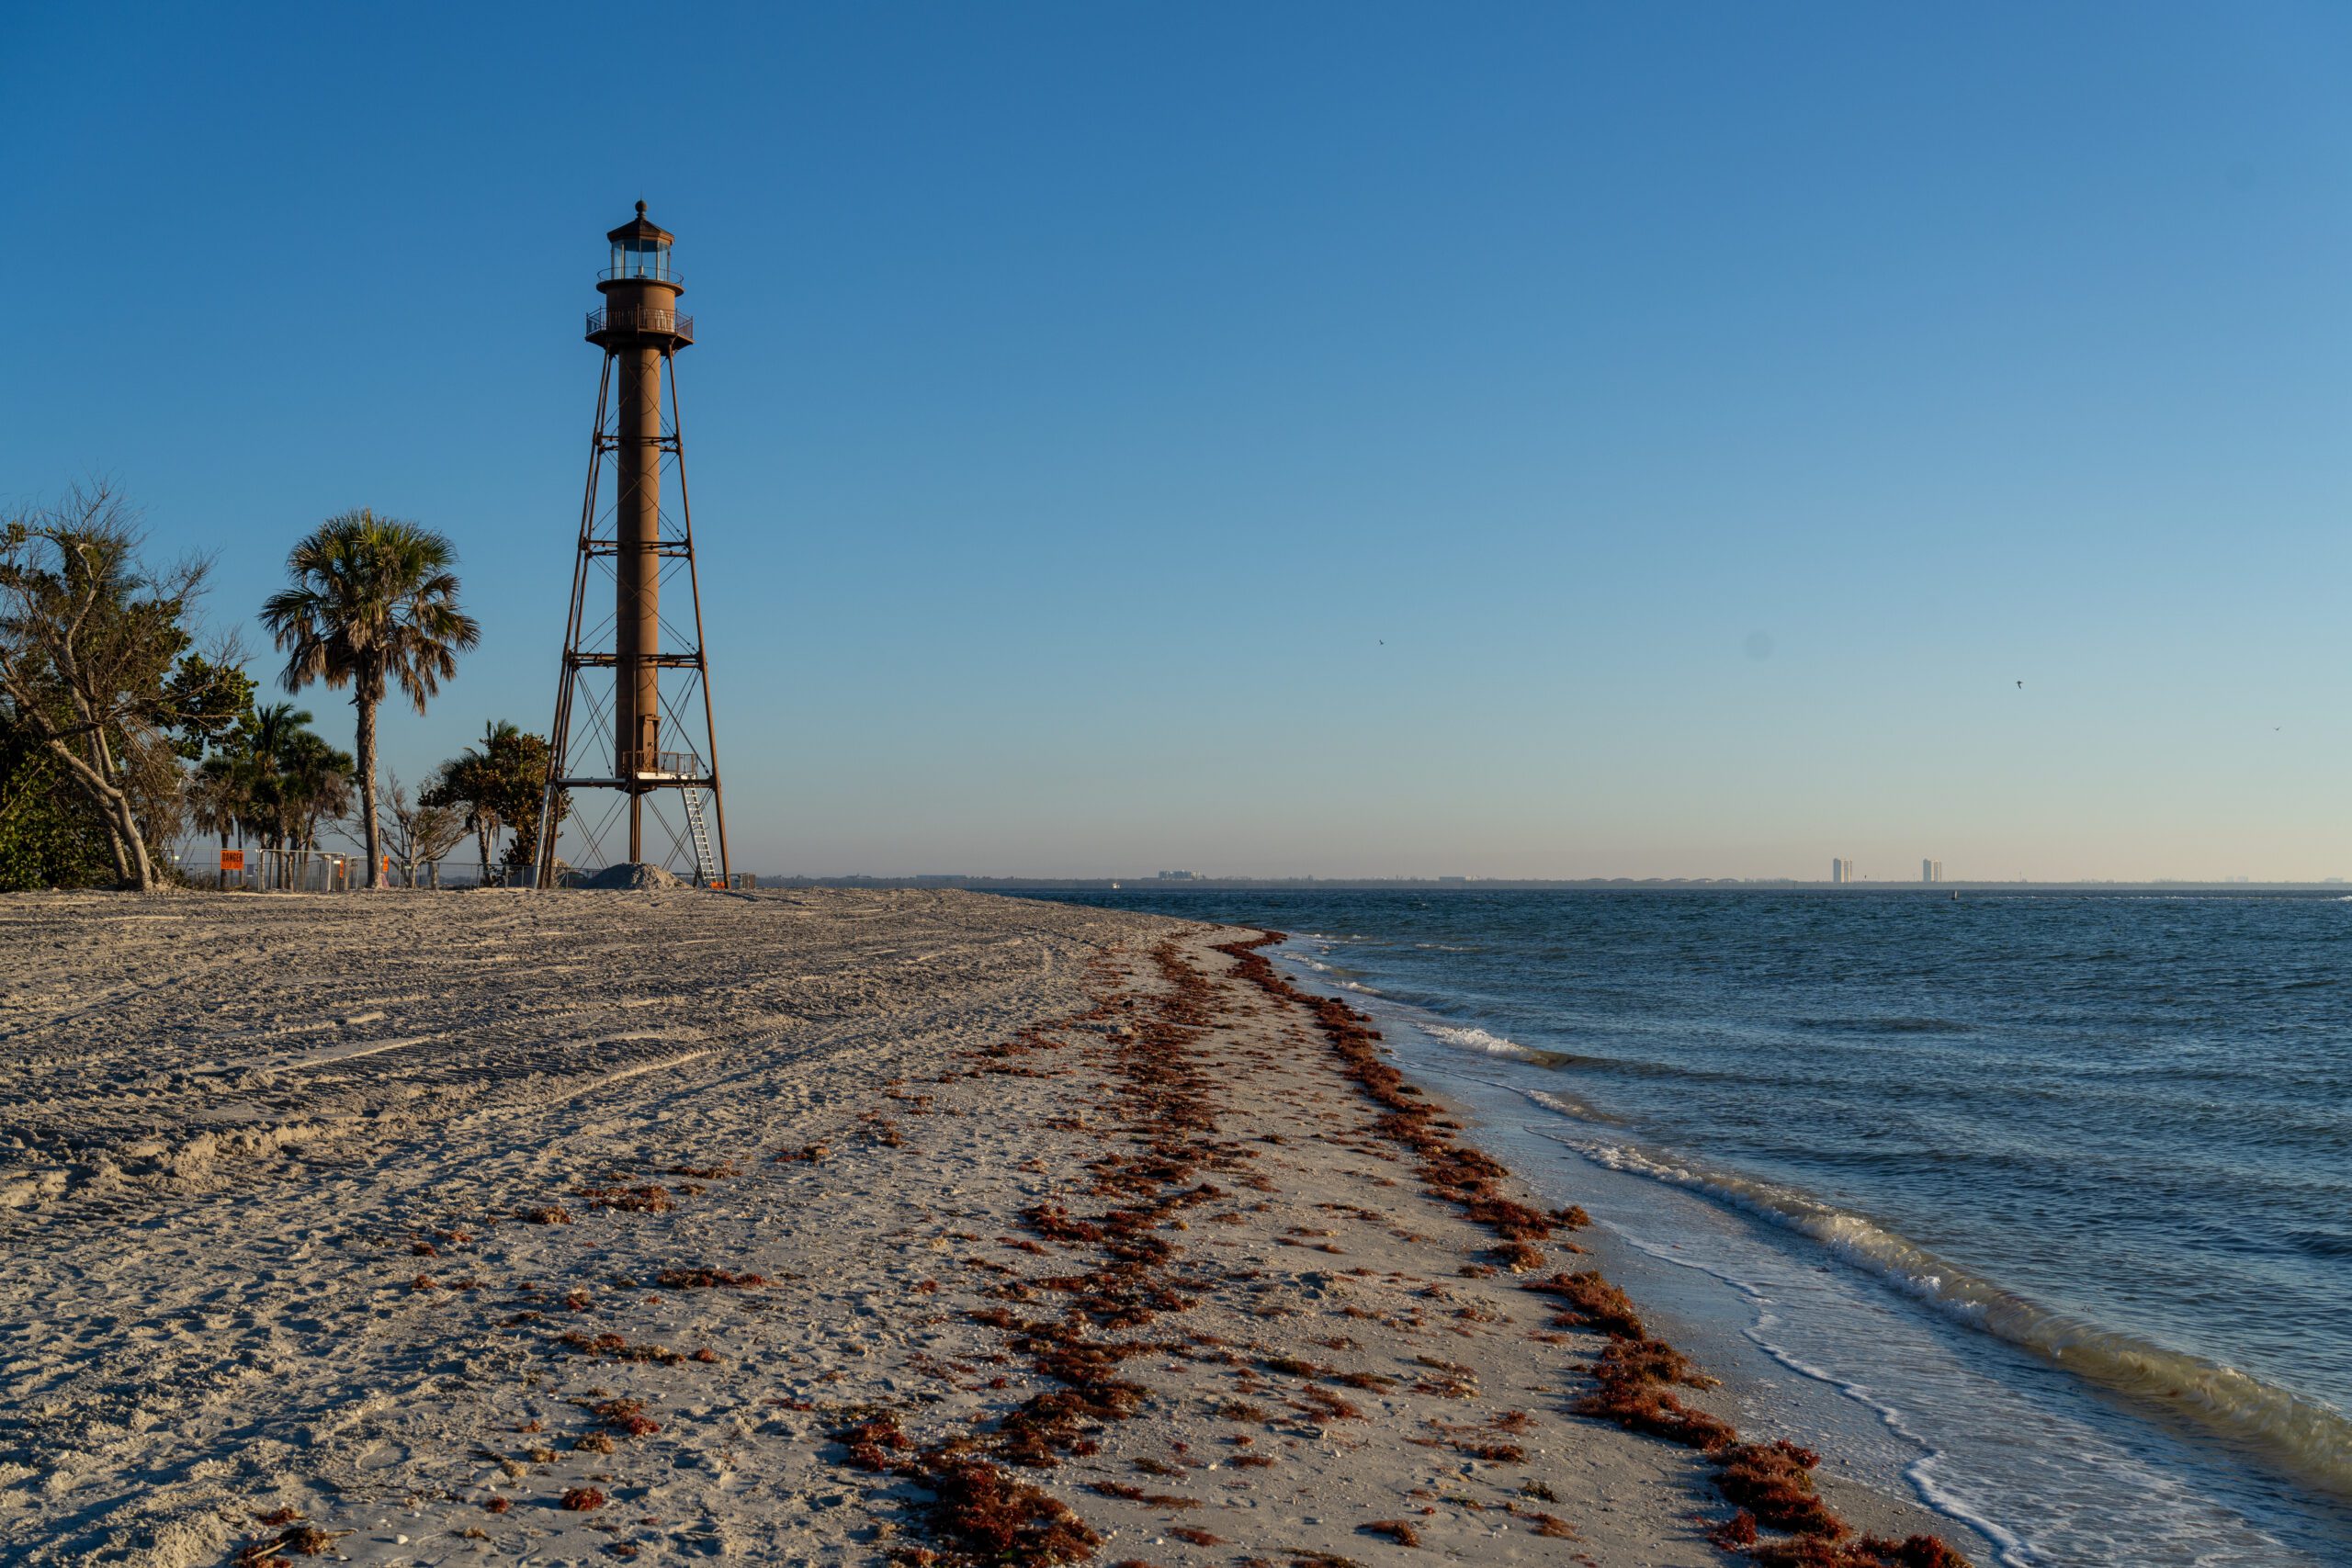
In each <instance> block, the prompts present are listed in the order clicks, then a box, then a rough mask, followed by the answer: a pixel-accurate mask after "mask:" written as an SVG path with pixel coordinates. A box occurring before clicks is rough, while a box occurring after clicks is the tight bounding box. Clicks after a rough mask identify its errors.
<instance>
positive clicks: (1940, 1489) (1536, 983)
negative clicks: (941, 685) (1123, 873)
mask: <svg viewBox="0 0 2352 1568" xmlns="http://www.w3.org/2000/svg"><path fill="white" fill-rule="evenodd" d="M1054 896H1055V897H1070V898H1078V899H1083V900H1084V901H1086V902H1090V903H1100V904H1105V905H1110V906H1114V907H1119V908H1143V909H1150V910H1155V911H1158V912H1161V913H1167V914H1175V915H1182V916H1186V917H1188V918H1193V919H1220V920H1227V921H1231V922H1234V923H1237V924H1244V925H1258V926H1265V927H1270V928H1272V929H1275V930H1279V931H1285V932H1288V933H1290V936H1291V940H1290V941H1289V942H1286V943H1285V944H1284V945H1283V948H1282V949H1281V950H1280V953H1279V956H1280V957H1281V958H1282V959H1283V961H1284V962H1285V963H1287V964H1290V965H1292V966H1293V969H1294V972H1295V974H1296V975H1297V976H1299V977H1300V978H1302V979H1305V980H1307V981H1309V982H1311V983H1313V984H1314V985H1316V986H1317V987H1319V988H1322V989H1326V990H1331V991H1336V992H1338V993H1340V994H1343V995H1346V996H1347V997H1348V998H1350V999H1351V1001H1353V1002H1355V1003H1356V1004H1357V1005H1359V1006H1362V1007H1364V1008H1365V1009H1367V1010H1370V1011H1371V1012H1373V1013H1374V1015H1375V1016H1376V1017H1377V1018H1378V1019H1379V1020H1380V1021H1381V1023H1382V1026H1383V1028H1384V1031H1385V1035H1386V1039H1387V1043H1388V1044H1389V1045H1390V1046H1391V1048H1392V1049H1394V1050H1395V1051H1396V1052H1397V1055H1398V1056H1399V1057H1400V1065H1401V1066H1405V1067H1406V1068H1407V1069H1408V1071H1414V1072H1419V1073H1422V1074H1425V1075H1428V1076H1430V1077H1432V1078H1434V1079H1438V1080H1442V1082H1441V1083H1440V1085H1439V1087H1442V1089H1445V1091H1446V1092H1448V1093H1451V1094H1453V1095H1455V1096H1456V1097H1457V1098H1459V1099H1461V1100H1464V1103H1466V1104H1468V1105H1469V1106H1470V1107H1471V1109H1473V1110H1474V1111H1476V1113H1477V1114H1478V1116H1479V1118H1480V1122H1481V1135H1482V1137H1484V1138H1486V1139H1487V1140H1488V1141H1490V1142H1491V1143H1494V1144H1498V1145H1501V1146H1499V1147H1498V1150H1497V1152H1498V1154H1501V1155H1503V1156H1504V1157H1506V1158H1507V1159H1509V1160H1510V1163H1512V1165H1513V1167H1514V1168H1516V1169H1519V1170H1520V1171H1521V1174H1522V1175H1524V1176H1526V1177H1527V1179H1529V1180H1531V1181H1532V1182H1534V1183H1535V1184H1537V1185H1538V1186H1539V1187H1546V1188H1548V1189H1550V1190H1556V1191H1558V1192H1560V1193H1561V1194H1562V1195H1563V1196H1564V1197H1566V1196H1575V1197H1577V1198H1579V1199H1585V1200H1589V1201H1588V1204H1587V1206H1588V1207H1589V1208H1592V1209H1593V1212H1594V1213H1595V1215H1596V1217H1597V1218H1599V1219H1600V1221H1601V1222H1602V1223H1603V1224H1605V1225H1606V1226H1607V1227H1608V1228H1609V1230H1610V1231H1611V1233H1612V1234H1613V1235H1614V1237H1615V1239H1616V1241H1617V1242H1618V1243H1620V1244H1621V1247H1620V1250H1621V1256H1623V1257H1624V1258H1629V1259H1633V1260H1635V1262H1634V1266H1635V1267H1638V1268H1640V1269H1643V1270H1644V1272H1645V1280H1643V1281H1640V1282H1641V1283H1644V1284H1646V1285H1647V1286H1648V1287H1649V1289H1650V1290H1651V1291H1652V1292H1653V1294H1654V1295H1659V1296H1662V1299H1663V1300H1664V1301H1665V1302H1666V1303H1667V1304H1668V1310H1669V1314H1670V1315H1672V1316H1674V1317H1675V1318H1676V1320H1677V1321H1678V1322H1679V1323H1681V1324H1683V1325H1685V1331H1686V1332H1695V1333H1698V1334H1700V1335H1701V1336H1702V1337H1704V1336H1705V1335H1707V1334H1709V1333H1713V1334H1716V1335H1718V1336H1719V1337H1721V1338H1722V1340H1723V1341H1724V1343H1723V1344H1721V1345H1719V1346H1717V1347H1716V1355H1717V1357H1718V1359H1726V1358H1727V1359H1732V1360H1735V1361H1736V1360H1739V1359H1741V1358H1742V1357H1745V1358H1746V1359H1747V1361H1748V1362H1749V1363H1752V1364H1749V1365H1747V1366H1746V1367H1745V1369H1744V1371H1743V1369H1741V1368H1738V1367H1735V1368H1733V1369H1731V1370H1732V1371H1734V1372H1735V1373H1736V1374H1740V1375H1736V1377H1735V1386H1736V1387H1738V1388H1740V1389H1742V1390H1743V1391H1744V1392H1743V1398H1744V1399H1745V1401H1746V1402H1747V1405H1748V1406H1749V1413H1750V1416H1751V1420H1750V1422H1749V1424H1751V1425H1752V1424H1755V1422H1756V1421H1759V1420H1760V1421H1761V1422H1762V1423H1763V1425H1764V1426H1765V1427H1773V1426H1776V1425H1777V1426H1785V1427H1788V1428H1790V1429H1792V1430H1799V1431H1804V1430H1807V1429H1817V1428H1818V1427H1819V1426H1820V1425H1821V1424H1822V1423H1823V1422H1825V1421H1826V1422H1829V1423H1831V1424H1832V1425H1833V1426H1836V1427H1838V1430H1839V1431H1840V1432H1841V1433H1842V1434H1843V1438H1844V1440H1843V1441H1841V1442H1838V1443H1833V1444H1832V1445H1831V1446H1832V1448H1833V1452H1834V1454H1835V1456H1836V1458H1837V1459H1838V1462H1839V1463H1840V1464H1841V1465H1842V1466H1843V1467H1845V1468H1847V1469H1849V1470H1850V1471H1852V1472H1856V1473H1858V1474H1859V1475H1860V1477H1861V1478H1862V1479H1864V1480H1866V1481H1870V1482H1872V1483H1876V1484H1879V1485H1881V1486H1883V1487H1884V1488H1887V1489H1889V1490H1894V1491H1899V1492H1905V1493H1907V1494H1909V1495H1912V1496H1914V1497H1916V1498H1917V1499H1918V1500H1919V1501H1921V1502H1922V1503H1924V1504H1926V1505H1927V1506H1929V1507H1931V1508H1934V1509H1936V1510H1937V1511H1939V1512H1940V1513H1942V1514H1944V1515H1945V1516H1946V1517H1949V1518H1950V1519H1951V1520H1952V1521H1954V1523H1955V1525H1956V1526H1957V1527H1960V1529H1958V1530H1957V1531H1956V1532H1955V1539H1967V1538H1969V1537H1971V1536H1973V1540H1969V1544H1970V1545H1971V1547H1972V1549H1973V1552H1974V1553H1975V1554H1976V1555H1977V1556H1978V1557H1979V1559H1980V1560H1982V1561H1993V1562H2004V1563H2007V1564H2009V1565H2010V1568H2041V1565H2056V1564H2066V1565H2074V1564H2115V1565H2117V1568H2159V1565H2165V1564H2176V1563H2177V1564H2199V1565H2218V1564H2281V1565H2288V1564H2293V1565H2302V1564H2327V1565H2334V1564H2339V1563H2346V1562H2352V900H2347V899H2340V898H2333V897H2298V896H2292V895H2256V896H2216V895H2189V896H2181V897H2157V896H2151V895H2147V894H2136V893H2119V894H2113V895H2108V894H2097V893H2092V894H2022V893H2021V894H1990V893H1974V892H1971V893H1968V894H1967V895H1965V896H1964V897H1961V898H1960V899H1958V900H1953V899H1951V898H1950V897H1945V896H1943V895H1942V894H1940V893H1939V894H1935V895H1928V894H1924V893H1898V892H1891V891H1890V892H1883V893H1880V892H1860V893H1852V894H1823V893H1774V892H1768V891H1761V890H1758V891H1752V892H1751V891H1739V892H1728V891H1724V892H1716V891H1697V890H1693V891H1689V892H1645V893H1622V894H1619V893H1607V892H1582V891H1576V892H1565V891H1564V892H1539V893H1519V892H1492V893H1489V892H1480V891H1459V892H1445V893H1433V894H1428V895H1415V894H1409V893H1395V892H1375V893H1347V892H1333V893H1310V892H1303V891H1302V892H1289V891H1283V892H1246V891H1224V890H1216V889H1202V890H1196V891H1185V890H1171V889H1160V888H1152V889H1143V890H1130V891H1126V892H1112V893H1098V892H1073V893H1068V894H1057V895H1054ZM1632 1283H1634V1281H1629V1284H1632ZM1636 1294H1637V1296H1639V1295H1640V1294H1641V1292H1639V1291H1637V1292H1636ZM1718 1370H1719V1371H1720V1370H1724V1369H1723V1368H1721V1367H1719V1368H1718Z"/></svg>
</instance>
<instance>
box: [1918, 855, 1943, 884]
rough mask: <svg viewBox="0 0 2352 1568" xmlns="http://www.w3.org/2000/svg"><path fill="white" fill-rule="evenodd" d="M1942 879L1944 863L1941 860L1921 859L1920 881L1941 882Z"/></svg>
mask: <svg viewBox="0 0 2352 1568" xmlns="http://www.w3.org/2000/svg"><path fill="white" fill-rule="evenodd" d="M1943 879H1944V863H1943V862H1941V861H1939V860H1923V861H1921V862H1920V863H1919V880H1920V881H1922V882H1941V881H1942V880H1943Z"/></svg>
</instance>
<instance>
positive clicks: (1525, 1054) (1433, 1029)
mask: <svg viewBox="0 0 2352 1568" xmlns="http://www.w3.org/2000/svg"><path fill="white" fill-rule="evenodd" d="M1420 1029H1421V1032H1422V1033H1424V1034H1431V1035H1435V1036H1436V1037H1437V1038H1438V1039H1440V1040H1442V1041H1444V1042H1445V1043H1447V1044H1449V1045H1459V1046H1461V1047H1462V1048H1463V1049H1464V1050H1465V1051H1483V1052H1485V1053H1486V1054H1487V1055H1489V1056H1508V1057H1510V1058H1511V1059H1512V1060H1513V1061H1518V1062H1533V1063H1536V1064H1538V1065H1539V1066H1546V1067H1553V1066H1559V1065H1560V1064H1561V1063H1563V1062H1572V1061H1574V1060H1576V1058H1575V1057H1574V1056H1571V1055H1569V1054H1568V1053H1566V1052H1565V1051H1545V1050H1543V1049H1541V1048H1540V1047H1537V1046H1533V1045H1521V1043H1519V1042H1518V1041H1516V1040H1506V1039H1504V1038H1503V1037H1502V1036H1501V1035H1499V1034H1489V1033H1487V1032H1486V1031H1485V1030H1483V1029H1476V1028H1467V1029H1464V1028H1456V1027H1454V1026H1453V1025H1449V1024H1443V1023H1424V1024H1422V1025H1421V1026H1420Z"/></svg>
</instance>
